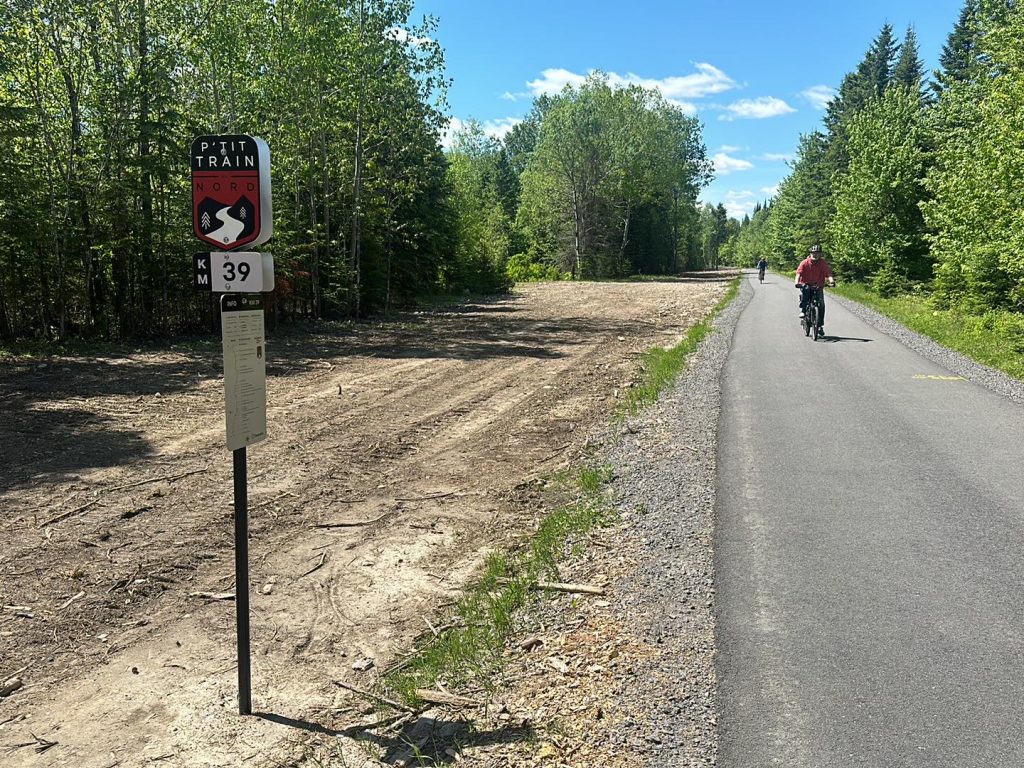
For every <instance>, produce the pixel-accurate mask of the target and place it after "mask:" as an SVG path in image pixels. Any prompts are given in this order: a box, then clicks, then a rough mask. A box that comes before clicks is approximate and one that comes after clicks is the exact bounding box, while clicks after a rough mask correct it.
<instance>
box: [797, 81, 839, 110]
mask: <svg viewBox="0 0 1024 768" xmlns="http://www.w3.org/2000/svg"><path fill="white" fill-rule="evenodd" d="M800 95H801V96H803V97H804V99H806V100H807V102H808V103H810V105H811V106H812V107H814V108H815V109H825V107H827V106H828V103H829V102H830V101H832V98H833V97H834V96H835V95H836V92H835V89H834V88H830V87H829V86H827V85H814V86H811V87H810V88H807V89H805V90H803V91H800Z"/></svg>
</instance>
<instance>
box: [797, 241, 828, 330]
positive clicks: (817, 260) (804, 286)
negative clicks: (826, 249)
mask: <svg viewBox="0 0 1024 768" xmlns="http://www.w3.org/2000/svg"><path fill="white" fill-rule="evenodd" d="M835 284H836V281H835V278H833V277H832V268H831V267H830V266H829V265H828V262H827V261H825V260H824V259H823V258H822V257H821V246H820V245H812V246H811V254H810V256H808V257H807V258H806V259H804V260H803V261H801V262H800V266H799V267H797V268H796V286H797V287H798V288H799V289H800V317H801V319H802V318H803V316H804V309H805V308H806V307H807V302H809V301H810V300H811V292H812V291H819V292H820V293H821V316H820V317H819V318H818V327H819V329H821V330H822V331H824V330H825V329H824V326H825V292H824V291H823V290H822V289H823V288H824V287H825V286H826V285H835Z"/></svg>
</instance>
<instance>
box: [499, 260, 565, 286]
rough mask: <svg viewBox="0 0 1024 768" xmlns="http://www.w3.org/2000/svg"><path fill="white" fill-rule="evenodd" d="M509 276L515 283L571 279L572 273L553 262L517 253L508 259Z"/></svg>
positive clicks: (507, 270) (507, 269)
mask: <svg viewBox="0 0 1024 768" xmlns="http://www.w3.org/2000/svg"><path fill="white" fill-rule="evenodd" d="M505 270H506V272H507V273H508V277H509V279H510V280H512V281H513V282H515V283H537V282H542V281H549V280H570V279H572V275H571V274H570V273H569V272H563V271H561V270H560V269H558V267H556V266H554V265H553V264H545V263H544V262H543V261H541V260H539V259H534V258H532V257H531V256H530V255H529V254H526V253H517V254H515V255H513V256H512V258H510V259H509V260H508V265H507V266H506V268H505Z"/></svg>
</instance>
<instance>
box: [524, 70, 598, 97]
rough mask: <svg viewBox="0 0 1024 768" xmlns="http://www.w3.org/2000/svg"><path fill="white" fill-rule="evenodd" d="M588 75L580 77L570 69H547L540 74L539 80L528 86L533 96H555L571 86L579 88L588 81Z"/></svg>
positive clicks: (527, 84) (531, 81)
mask: <svg viewBox="0 0 1024 768" xmlns="http://www.w3.org/2000/svg"><path fill="white" fill-rule="evenodd" d="M586 79H587V76H586V75H578V74H576V73H575V72H570V71H569V70H568V69H545V70H544V71H543V72H541V73H540V78H539V79H538V80H530V81H528V82H527V83H526V86H527V87H528V88H529V89H530V92H531V95H533V96H541V95H547V96H554V95H556V94H558V93H561V92H562V89H563V88H564V87H565V86H567V85H571V86H573V87H574V88H578V87H579V86H581V85H583V83H584V82H585V81H586Z"/></svg>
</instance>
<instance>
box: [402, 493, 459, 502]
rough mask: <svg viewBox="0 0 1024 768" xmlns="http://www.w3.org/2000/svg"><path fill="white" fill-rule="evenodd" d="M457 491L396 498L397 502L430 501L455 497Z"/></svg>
mask: <svg viewBox="0 0 1024 768" xmlns="http://www.w3.org/2000/svg"><path fill="white" fill-rule="evenodd" d="M456 493H457V491H449V492H448V493H432V494H430V495H429V496H408V497H406V498H398V497H396V498H395V501H429V500H430V499H445V498H447V497H449V496H454V495H455V494H456Z"/></svg>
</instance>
